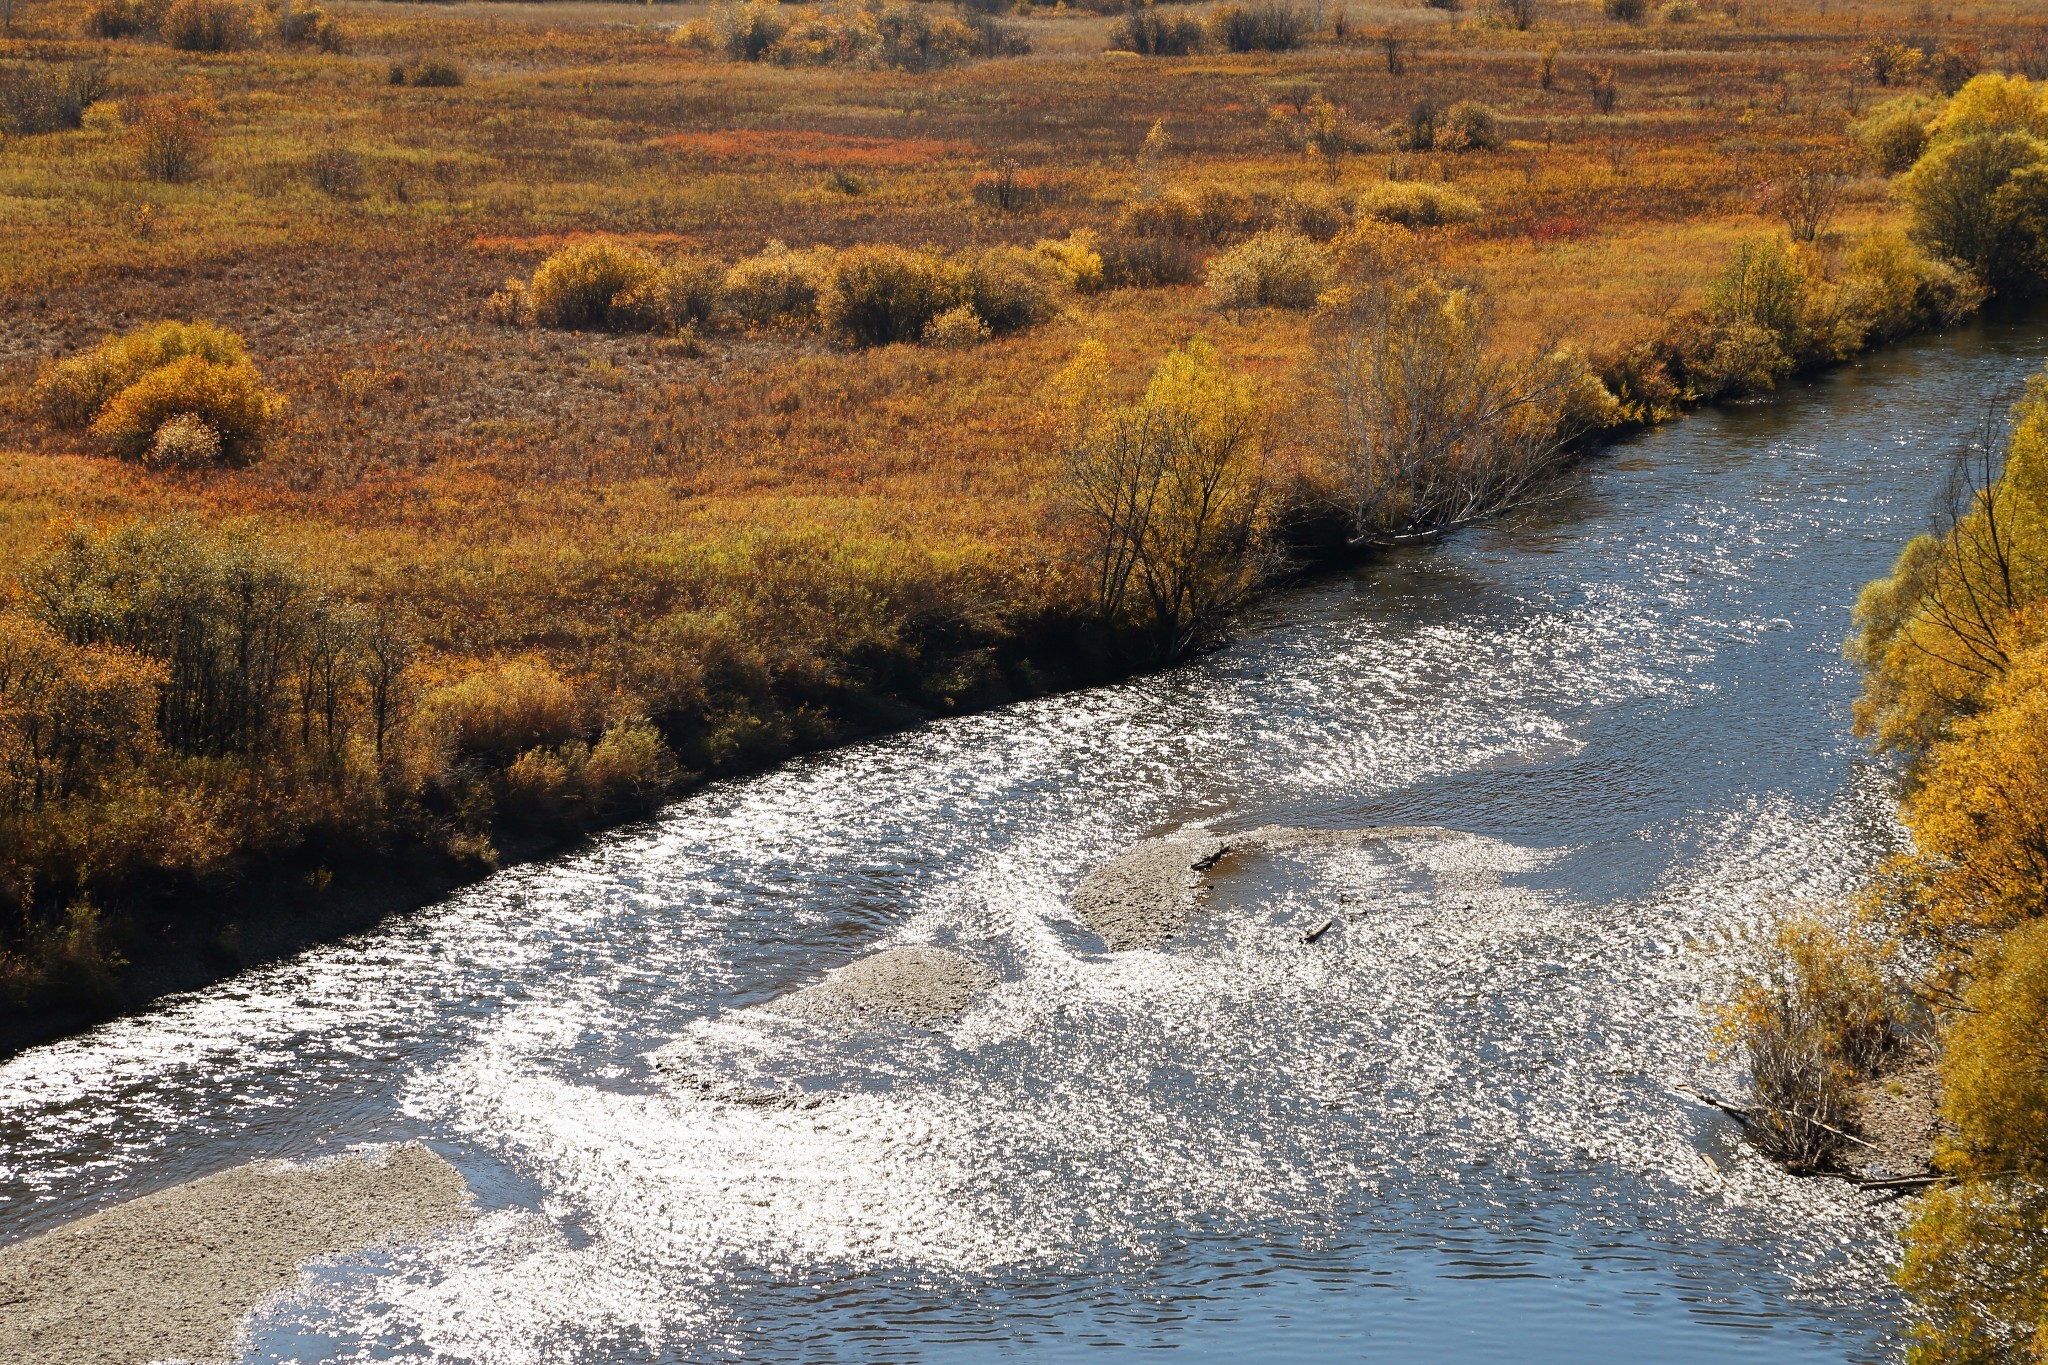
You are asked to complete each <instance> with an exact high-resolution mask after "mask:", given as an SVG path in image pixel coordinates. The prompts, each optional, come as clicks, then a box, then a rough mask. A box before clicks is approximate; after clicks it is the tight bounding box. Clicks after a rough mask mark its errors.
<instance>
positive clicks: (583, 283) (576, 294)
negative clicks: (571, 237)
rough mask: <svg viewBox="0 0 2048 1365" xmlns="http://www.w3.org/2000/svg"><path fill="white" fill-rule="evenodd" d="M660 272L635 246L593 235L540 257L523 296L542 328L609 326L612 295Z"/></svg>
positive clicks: (643, 283) (649, 280) (648, 281)
mask: <svg viewBox="0 0 2048 1365" xmlns="http://www.w3.org/2000/svg"><path fill="white" fill-rule="evenodd" d="M660 274H661V263H660V262H659V261H657V260H655V259H654V257H653V256H651V255H649V254H648V253H647V252H645V251H642V250H641V249H640V248H638V247H633V246H627V245H625V244H623V243H620V242H614V241H610V240H608V239H605V238H596V239H594V240H591V241H587V242H577V243H575V244H574V245H572V246H566V247H563V248H562V249H561V250H560V251H557V252H555V253H554V254H553V255H552V256H549V257H548V258H547V259H546V260H544V261H542V262H541V263H540V268H539V269H537V270H535V271H534V272H533V283H532V284H531V285H529V286H528V287H527V298H528V300H529V301H530V303H531V306H532V310H533V319H534V321H535V322H537V323H539V324H540V325H541V326H543V327H572V328H573V327H606V326H610V325H612V302H613V300H615V299H617V298H618V297H619V296H620V295H622V294H629V293H631V292H633V291H634V290H636V289H641V288H644V287H645V286H647V285H649V284H651V283H652V282H653V281H654V279H655V278H656V277H657V276H658V275H660Z"/></svg>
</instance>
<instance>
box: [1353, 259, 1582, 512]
mask: <svg viewBox="0 0 2048 1365" xmlns="http://www.w3.org/2000/svg"><path fill="white" fill-rule="evenodd" d="M1373 231H1374V232H1377V233H1378V234H1380V235H1379V236H1377V237H1375V236H1372V235H1363V236H1356V237H1354V238H1353V239H1352V240H1351V241H1349V242H1348V243H1346V244H1345V246H1344V250H1343V252H1342V256H1341V259H1342V261H1343V265H1342V267H1341V268H1342V270H1343V273H1344V275H1345V276H1346V279H1345V282H1344V283H1343V284H1341V285H1340V286H1339V287H1338V288H1337V289H1336V290H1334V291H1332V292H1331V294H1330V295H1329V296H1327V297H1326V299H1325V303H1324V306H1323V311H1322V316H1321V319H1320V325H1319V327H1318V334H1317V352H1318V357H1319V362H1320V371H1321V372H1320V376H1319V378H1320V383H1319V385H1318V392H1319V394H1320V398H1321V402H1322V406H1323V409H1324V414H1323V415H1324V416H1325V418H1326V419H1327V420H1326V425H1327V427H1328V429H1329V431H1330V432H1331V438H1332V449H1331V452H1330V467H1331V471H1332V473H1333V475H1334V481H1335V496H1336V498H1337V501H1338V503H1339V506H1340V508H1341V510H1342V511H1343V513H1344V516H1345V517H1346V519H1347V520H1348V522H1349V523H1350V528H1351V533H1352V536H1353V538H1354V540H1356V541H1358V542H1361V543H1370V542H1376V541H1377V542H1384V541H1392V540H1400V539H1404V538H1408V537H1413V536H1428V535H1434V534H1437V533H1440V532H1442V531H1445V530H1448V529H1450V528H1452V527H1455V526H1458V525H1461V524H1463V523H1465V522H1468V521H1472V520H1474V519H1476V518H1478V517H1482V516H1487V515H1490V514H1492V513H1495V512H1499V511H1501V510H1503V509H1505V508H1508V507H1512V506H1514V505H1516V504H1517V503H1520V502H1524V501H1526V500H1528V499H1529V498H1531V497H1532V496H1534V495H1535V493H1536V492H1537V491H1538V490H1539V489H1540V488H1541V487H1542V485H1543V483H1544V481H1545V480H1546V479H1547V478H1548V477H1549V476H1550V475H1551V474H1552V473H1554V472H1555V470H1556V468H1557V466H1558V464H1559V463H1560V459H1561V457H1562V455H1563V454H1564V452H1565V450H1566V449H1567V447H1568V446H1569V445H1570V444H1571V442H1572V441H1573V440H1574V439H1576V438H1577V437H1578V436H1579V435H1580V434H1581V432H1582V430H1583V429H1584V426H1585V424H1586V423H1587V422H1589V421H1592V420H1597V413H1598V409H1599V408H1600V407H1601V406H1602V405H1610V406H1611V404H1612V401H1613V400H1612V399H1611V398H1609V397H1608V396H1607V394H1606V391H1605V390H1604V389H1602V388H1601V387H1600V386H1599V383H1598V381H1597V380H1596V379H1594V378H1593V377H1592V376H1591V374H1590V373H1589V372H1588V370H1587V368H1586V366H1585V364H1584V362H1583V361H1582V360H1580V359H1579V358H1578V357H1576V356H1574V355H1573V354H1571V353H1570V352H1568V351H1565V350H1563V349H1560V348H1556V347H1552V346H1538V347H1536V348H1534V349H1531V350H1526V351H1520V352H1509V351H1507V350H1504V349H1503V348H1502V347H1501V346H1500V344H1499V340H1498V337H1497V335H1496V329H1495V326H1494V320H1493V314H1492V310H1491V308H1490V307H1489V306H1488V302H1487V300H1486V298H1485V296H1484V294H1483V293H1482V292H1481V291H1480V289H1479V288H1478V286H1476V285H1449V284H1446V283H1444V282H1442V281H1440V280H1438V279H1436V278H1434V277H1433V276H1431V275H1430V274H1428V273H1427V272H1424V271H1422V270H1420V269H1418V268H1416V267H1415V266H1414V265H1413V264H1412V263H1411V262H1410V261H1409V260H1408V259H1407V258H1406V257H1405V248H1404V247H1403V245H1402V243H1401V242H1400V241H1399V240H1398V239H1394V238H1390V237H1387V236H1386V235H1385V234H1386V233H1389V232H1392V231H1394V230H1391V229H1374V230H1373Z"/></svg>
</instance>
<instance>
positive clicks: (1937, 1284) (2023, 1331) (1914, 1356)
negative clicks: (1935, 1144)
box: [1899, 1181, 2048, 1365]
mask: <svg viewBox="0 0 2048 1365" xmlns="http://www.w3.org/2000/svg"><path fill="white" fill-rule="evenodd" d="M1904 1236H1905V1243H1906V1259H1905V1264H1904V1265H1902V1266H1900V1268H1899V1283H1900V1284H1901V1285H1902V1286H1904V1288H1905V1290H1906V1292H1907V1294H1909V1295H1910V1296H1911V1297H1912V1300H1913V1305H1914V1307H1915V1308H1916V1309H1917V1310H1918V1312H1917V1316H1918V1319H1919V1320H1918V1321H1917V1322H1915V1323H1914V1324H1913V1343H1914V1344H1913V1347H1912V1349H1911V1350H1910V1351H1909V1352H1908V1353H1907V1356H1906V1359H1907V1360H1908V1361H1909V1362H1910V1365H2008V1362H2010V1365H2020V1362H2031V1361H2039V1360H2043V1359H2048V1196H2044V1194H2043V1192H2042V1189H2041V1187H2040V1186H2038V1185H2034V1184H2030V1183H2027V1182H2023V1181H2014V1182H1999V1183H1996V1184H1994V1183H1991V1182H1985V1181H1971V1182H1969V1183H1967V1184H1963V1185H1959V1186H1955V1187H1953V1188H1950V1189H1935V1190H1929V1191H1928V1192H1927V1194H1926V1196H1925V1197H1924V1198H1923V1199H1922V1200H1921V1203H1920V1209H1919V1212H1918V1214H1917V1215H1916V1216H1915V1217H1914V1219H1913V1222H1912V1224H1911V1225H1910V1226H1909V1227H1907V1229H1906V1231H1905V1234H1904Z"/></svg>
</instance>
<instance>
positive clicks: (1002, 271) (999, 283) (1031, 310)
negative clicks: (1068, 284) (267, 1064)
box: [966, 246, 1062, 336]
mask: <svg viewBox="0 0 2048 1365" xmlns="http://www.w3.org/2000/svg"><path fill="white" fill-rule="evenodd" d="M1061 283H1062V279H1061V274H1060V270H1059V267H1058V266H1057V265H1055V264H1054V263H1053V262H1052V261H1050V260H1048V259H1046V257H1045V256H1043V255H1042V254H1040V253H1038V252H1035V251H1027V250H1025V249H1024V248H1022V247H1014V246H999V247H993V248H991V249H990V250H987V251H984V252H982V253H981V254H980V255H978V256H976V257H975V258H974V259H973V261H972V262H971V263H970V264H969V265H968V267H967V300H966V301H967V303H968V304H970V305H971V306H972V308H973V310H974V314H975V316H976V317H978V318H980V319H981V321H982V322H984V323H986V324H987V325H988V329H989V330H990V331H991V332H993V333H995V334H996V335H997V336H1006V335H1008V334H1009V333H1011V332H1021V331H1024V330H1025V329H1026V328H1030V327H1036V326H1038V325H1039V324H1040V323H1042V322H1044V321H1046V320H1047V319H1048V318H1050V317H1052V315H1053V314H1054V313H1055V312H1057V311H1058V310H1059V296H1060V285H1061Z"/></svg>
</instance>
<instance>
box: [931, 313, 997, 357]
mask: <svg viewBox="0 0 2048 1365" xmlns="http://www.w3.org/2000/svg"><path fill="white" fill-rule="evenodd" d="M993 335H994V333H993V332H992V331H991V330H990V329H989V325H988V324H987V323H986V322H983V321H982V320H981V316H980V315H979V314H977V313H976V312H975V311H974V306H973V305H972V304H966V303H963V304H961V305H960V306H959V307H957V308H948V309H947V310H946V311H945V312H943V313H941V314H939V315H938V316H937V317H935V318H933V319H932V320H931V321H930V322H927V323H926V324H925V325H924V343H925V345H927V346H936V347H939V348H940V349H942V350H948V351H959V350H966V349H967V348H969V347H972V346H979V345H980V344H981V343H982V342H984V341H987V340H988V339H989V338H990V337H991V336H993Z"/></svg>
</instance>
